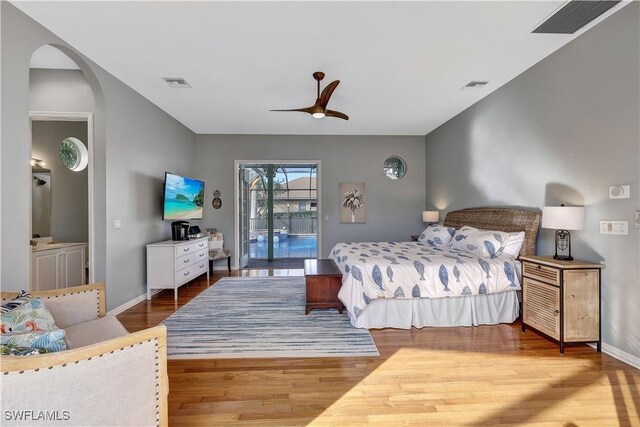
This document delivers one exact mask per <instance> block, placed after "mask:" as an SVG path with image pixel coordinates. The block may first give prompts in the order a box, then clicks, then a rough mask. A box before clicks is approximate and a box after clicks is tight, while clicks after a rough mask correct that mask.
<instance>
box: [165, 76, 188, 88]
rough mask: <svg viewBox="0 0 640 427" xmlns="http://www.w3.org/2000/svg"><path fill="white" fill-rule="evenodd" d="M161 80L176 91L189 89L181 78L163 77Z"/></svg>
mask: <svg viewBox="0 0 640 427" xmlns="http://www.w3.org/2000/svg"><path fill="white" fill-rule="evenodd" d="M163 79H164V81H165V82H167V84H168V85H169V86H171V87H173V88H176V89H184V88H190V87H191V85H190V84H189V83H187V81H186V80H185V79H183V78H182V77H163Z"/></svg>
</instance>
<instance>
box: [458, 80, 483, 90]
mask: <svg viewBox="0 0 640 427" xmlns="http://www.w3.org/2000/svg"><path fill="white" fill-rule="evenodd" d="M488 83H489V82H487V81H484V80H482V81H481V80H474V81H472V82H469V83H467V84H466V85H465V86H464V87H463V88H462V89H460V90H479V89H482V88H483V87H485V86H486V85H487V84H488Z"/></svg>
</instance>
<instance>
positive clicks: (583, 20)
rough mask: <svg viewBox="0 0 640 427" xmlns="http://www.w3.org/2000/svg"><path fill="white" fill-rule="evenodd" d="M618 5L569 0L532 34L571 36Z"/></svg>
mask: <svg viewBox="0 0 640 427" xmlns="http://www.w3.org/2000/svg"><path fill="white" fill-rule="evenodd" d="M618 3H620V0H608V1H598V0H571V1H570V2H568V3H567V4H566V5H565V6H563V7H562V9H560V10H559V11H557V12H556V13H554V14H553V15H551V17H549V19H547V20H546V21H544V22H543V23H542V24H540V25H539V26H538V28H536V29H535V30H533V31H532V32H533V33H536V34H573V33H575V32H576V31H578V30H579V29H580V28H582V27H584V26H585V25H587V24H588V23H589V22H591V21H593V20H594V19H596V18H597V17H598V16H600V15H602V14H603V13H605V12H606V11H607V10H609V9H611V8H612V7H614V6H615V5H617V4H618Z"/></svg>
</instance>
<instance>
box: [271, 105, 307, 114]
mask: <svg viewBox="0 0 640 427" xmlns="http://www.w3.org/2000/svg"><path fill="white" fill-rule="evenodd" d="M269 111H299V112H301V113H309V114H311V113H313V107H306V108H292V109H290V110H269Z"/></svg>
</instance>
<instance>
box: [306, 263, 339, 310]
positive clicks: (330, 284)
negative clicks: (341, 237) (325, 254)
mask: <svg viewBox="0 0 640 427" xmlns="http://www.w3.org/2000/svg"><path fill="white" fill-rule="evenodd" d="M304 278H305V281H306V283H307V305H306V307H305V310H304V314H309V311H311V310H313V309H314V308H335V309H336V310H338V313H340V314H342V308H343V305H342V302H341V301H340V300H339V299H338V292H339V291H340V288H341V287H342V273H341V272H340V269H339V268H338V267H337V266H336V264H335V263H334V262H333V260H332V259H305V260H304Z"/></svg>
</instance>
